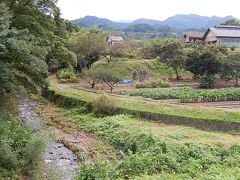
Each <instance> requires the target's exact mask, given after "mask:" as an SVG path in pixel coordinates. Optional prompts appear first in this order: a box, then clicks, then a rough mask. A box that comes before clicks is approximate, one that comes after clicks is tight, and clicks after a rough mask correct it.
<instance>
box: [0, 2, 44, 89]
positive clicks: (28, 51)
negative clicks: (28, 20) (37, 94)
mask: <svg viewBox="0 0 240 180" xmlns="http://www.w3.org/2000/svg"><path fill="white" fill-rule="evenodd" d="M0 17H1V18H0V36H1V37H0V72H1V76H0V82H1V83H0V91H1V93H4V92H7V93H14V92H16V89H18V88H19V85H21V86H22V87H25V88H26V89H28V90H32V91H34V90H36V86H37V85H39V86H42V85H44V82H45V81H44V79H45V77H46V75H47V66H46V63H45V61H44V60H45V59H44V57H45V56H46V54H47V52H46V51H45V49H44V48H41V47H40V46H38V45H37V44H38V40H37V39H36V38H35V37H34V36H32V35H31V34H29V33H28V31H27V30H20V31H18V30H16V29H11V28H10V23H11V14H10V13H9V10H8V8H7V7H6V5H4V4H0Z"/></svg>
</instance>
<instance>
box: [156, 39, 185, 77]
mask: <svg viewBox="0 0 240 180" xmlns="http://www.w3.org/2000/svg"><path fill="white" fill-rule="evenodd" d="M159 56H160V58H161V61H162V62H163V63H166V64H167V65H168V66H170V67H172V68H173V70H174V72H175V75H176V79H180V76H179V69H180V68H181V67H183V65H184V60H185V54H184V49H183V45H182V43H181V42H180V41H167V42H166V43H165V44H164V45H163V46H162V47H161V50H160V53H159Z"/></svg>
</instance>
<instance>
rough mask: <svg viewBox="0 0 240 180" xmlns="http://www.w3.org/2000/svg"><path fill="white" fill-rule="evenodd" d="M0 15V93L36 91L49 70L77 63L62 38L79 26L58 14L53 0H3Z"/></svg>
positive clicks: (52, 70)
mask: <svg viewBox="0 0 240 180" xmlns="http://www.w3.org/2000/svg"><path fill="white" fill-rule="evenodd" d="M0 17H1V18H0V59H1V61H0V93H1V94H4V93H16V92H19V89H22V88H23V87H25V88H26V89H27V90H28V91H36V89H37V86H43V85H44V82H45V78H46V77H47V75H48V73H49V72H55V71H57V70H58V69H59V68H63V67H70V66H76V63H77V58H76V55H75V54H74V53H73V52H71V51H69V50H68V49H67V48H66V47H65V46H64V42H65V38H66V36H67V33H68V32H69V31H75V30H77V28H78V27H77V26H74V25H72V24H71V23H70V22H68V21H65V20H63V19H61V18H60V10H59V8H58V7H57V6H56V4H55V1H54V0H46V1H41V0H33V1H29V0H22V1H16V0H11V1H9V0H2V1H1V4H0Z"/></svg>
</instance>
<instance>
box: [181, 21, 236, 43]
mask: <svg viewBox="0 0 240 180" xmlns="http://www.w3.org/2000/svg"><path fill="white" fill-rule="evenodd" d="M184 38H185V41H186V43H190V42H196V41H202V42H203V43H205V44H217V45H225V46H227V47H232V46H236V47H240V26H222V25H220V26H215V27H213V28H208V30H207V32H206V33H205V34H193V33H192V34H191V33H190V34H185V35H184Z"/></svg>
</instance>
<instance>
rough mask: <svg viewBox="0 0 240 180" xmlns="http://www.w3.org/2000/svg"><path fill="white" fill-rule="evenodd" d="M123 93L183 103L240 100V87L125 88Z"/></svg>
mask: <svg viewBox="0 0 240 180" xmlns="http://www.w3.org/2000/svg"><path fill="white" fill-rule="evenodd" d="M122 94H125V95H130V96H143V97H145V98H152V99H156V100H158V99H179V101H180V102H181V103H195V102H217V101H239V100H240V88H224V89H208V90H205V89H204V90H203V89H201V90H198V89H197V90H196V89H193V88H191V87H180V88H157V89H153V88H146V89H134V90H125V91H123V92H122Z"/></svg>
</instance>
